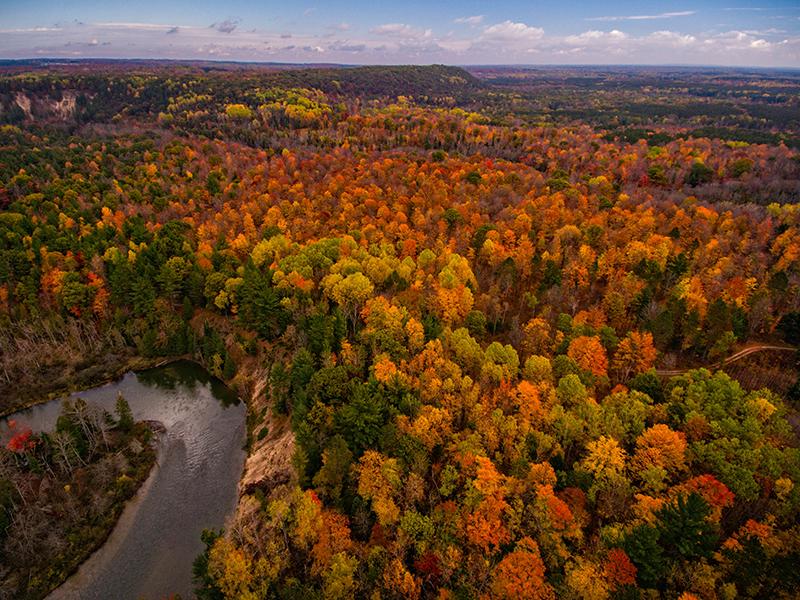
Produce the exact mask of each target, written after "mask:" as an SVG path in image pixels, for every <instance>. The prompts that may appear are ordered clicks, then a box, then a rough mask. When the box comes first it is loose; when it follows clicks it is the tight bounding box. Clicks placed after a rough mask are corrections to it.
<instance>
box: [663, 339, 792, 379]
mask: <svg viewBox="0 0 800 600" xmlns="http://www.w3.org/2000/svg"><path fill="white" fill-rule="evenodd" d="M795 350H797V348H795V347H794V346H789V345H779V344H753V345H751V346H746V347H745V348H742V349H741V350H739V351H738V352H736V353H734V354H731V355H730V356H729V357H728V358H726V359H725V360H723V361H722V362H718V363H714V364H712V365H706V368H708V369H720V368H722V367H724V366H726V365H729V364H731V363H733V362H736V361H737V360H740V359H742V358H744V357H746V356H750V355H751V354H755V353H756V352H765V351H773V352H775V351H784V352H793V351H795ZM698 368H700V367H696V366H695V367H686V368H683V369H656V374H657V375H661V376H663V377H673V376H675V375H683V374H684V373H687V372H689V371H691V370H693V369H698Z"/></svg>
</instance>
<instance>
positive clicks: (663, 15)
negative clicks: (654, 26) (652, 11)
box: [586, 10, 697, 21]
mask: <svg viewBox="0 0 800 600" xmlns="http://www.w3.org/2000/svg"><path fill="white" fill-rule="evenodd" d="M694 14H697V11H696V10H681V11H678V12H663V13H658V14H657V15H626V16H606V17H588V18H587V19H586V21H653V20H656V19H674V18H675V17H688V16H690V15H694Z"/></svg>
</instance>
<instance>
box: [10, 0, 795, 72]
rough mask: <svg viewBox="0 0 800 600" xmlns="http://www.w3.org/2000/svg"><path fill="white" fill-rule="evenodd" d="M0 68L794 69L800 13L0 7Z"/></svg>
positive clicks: (441, 4) (736, 8)
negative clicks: (12, 62)
mask: <svg viewBox="0 0 800 600" xmlns="http://www.w3.org/2000/svg"><path fill="white" fill-rule="evenodd" d="M0 57H2V58H29V57H72V58H80V57H106V58H173V59H213V60H248V61H279V62H338V63H350V64H385V63H416V64H429V63H434V62H437V63H447V64H500V63H506V64H508V63H513V64H609V63H613V64H706V65H743V66H791V67H800V1H798V0H793V1H784V0H781V1H777V0H774V1H769V0H764V1H756V0H739V1H738V2H737V1H734V0H708V1H700V0H686V1H685V2H682V1H673V2H652V1H649V2H648V1H638V2H631V1H626V0H625V1H623V0H617V1H614V2H597V1H595V2H591V1H573V2H537V1H534V0H528V1H523V0H494V1H491V2H487V1H484V2H476V1H472V0H461V1H455V0H441V1H438V2H437V1H435V0H429V1H427V2H424V1H419V0H405V1H399V2H398V1H394V2H390V3H387V2H380V1H379V0H372V1H371V2H370V1H364V0H351V1H349V2H345V1H342V0H332V1H328V2H314V1H310V0H309V1H306V0H299V1H296V2H286V1H285V0H284V1H283V2H273V1H271V0H266V1H264V0H262V1H260V2H244V1H242V0H229V1H227V2H206V1H205V0H195V1H193V2H186V1H172V2H170V1H165V0H162V1H160V2H159V1H155V0H142V1H129V2H125V3H123V2H113V1H109V0H105V1H97V0H83V1H74V2H70V1H65V0H61V1H57V0H25V1H17V0H0Z"/></svg>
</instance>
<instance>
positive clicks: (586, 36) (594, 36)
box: [564, 29, 628, 46]
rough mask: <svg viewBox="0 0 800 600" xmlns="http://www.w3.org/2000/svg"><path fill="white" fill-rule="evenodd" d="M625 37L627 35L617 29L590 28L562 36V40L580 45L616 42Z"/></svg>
mask: <svg viewBox="0 0 800 600" xmlns="http://www.w3.org/2000/svg"><path fill="white" fill-rule="evenodd" d="M627 38H628V35H627V34H626V33H625V32H623V31H619V30H618V29H612V30H611V31H597V30H596V29H592V30H589V31H584V32H583V33H581V34H578V35H568V36H567V37H565V38H564V42H566V43H567V44H570V45H575V46H582V45H584V44H607V43H609V42H610V43H616V42H621V41H623V40H626V39H627Z"/></svg>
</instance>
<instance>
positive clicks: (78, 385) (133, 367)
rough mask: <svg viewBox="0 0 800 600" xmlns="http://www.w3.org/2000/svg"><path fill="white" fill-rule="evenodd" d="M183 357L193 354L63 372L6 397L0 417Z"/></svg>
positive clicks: (135, 357) (125, 359) (126, 360)
mask: <svg viewBox="0 0 800 600" xmlns="http://www.w3.org/2000/svg"><path fill="white" fill-rule="evenodd" d="M181 359H186V360H190V357H187V356H173V357H156V358H145V357H143V356H138V355H131V356H126V357H119V359H118V360H109V361H107V362H106V364H104V365H93V366H90V367H86V368H84V369H80V370H78V371H75V372H70V371H62V372H61V373H60V375H59V376H58V377H57V378H55V379H49V382H50V383H47V381H45V382H43V383H42V386H41V389H30V388H26V389H24V390H20V391H18V392H17V394H18V395H17V396H14V397H12V399H11V400H10V401H9V400H5V402H9V405H8V406H2V407H0V419H3V418H6V417H8V416H9V415H12V414H14V413H16V412H19V411H21V410H25V409H26V408H31V407H33V406H36V405H37V404H42V403H44V402H49V401H50V400H55V399H56V398H61V397H65V396H68V395H70V394H74V393H76V392H81V391H83V390H88V389H90V388H93V387H97V386H100V385H104V384H106V383H111V382H112V381H117V380H118V379H120V378H121V377H122V376H124V375H125V373H127V372H129V371H142V370H144V369H152V368H154V367H159V366H161V365H165V364H167V363H170V362H174V361H176V360H181ZM43 379H45V380H47V379H48V378H47V377H46V376H43Z"/></svg>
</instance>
